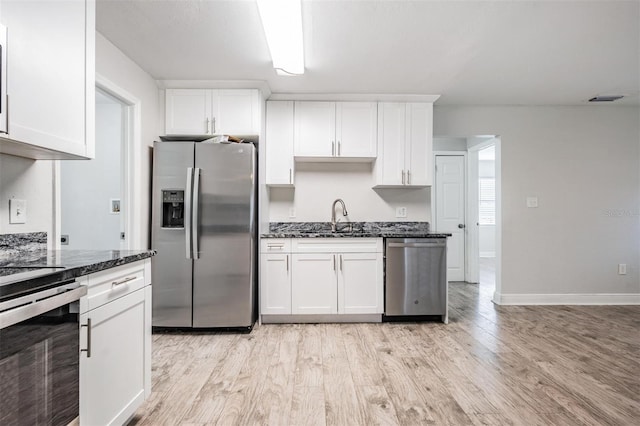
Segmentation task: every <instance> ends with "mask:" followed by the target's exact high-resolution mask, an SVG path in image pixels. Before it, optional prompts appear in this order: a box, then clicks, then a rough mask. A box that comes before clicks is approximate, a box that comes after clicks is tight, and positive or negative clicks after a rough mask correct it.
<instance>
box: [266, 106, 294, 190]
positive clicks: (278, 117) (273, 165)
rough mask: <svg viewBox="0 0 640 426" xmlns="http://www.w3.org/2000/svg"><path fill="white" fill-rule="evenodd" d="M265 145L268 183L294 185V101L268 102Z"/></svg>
mask: <svg viewBox="0 0 640 426" xmlns="http://www.w3.org/2000/svg"><path fill="white" fill-rule="evenodd" d="M265 145H266V148H265V151H266V163H267V164H266V175H267V176H266V184H267V185H272V186H291V185H293V177H294V173H293V172H294V161H293V101H269V102H267V134H266V142H265Z"/></svg>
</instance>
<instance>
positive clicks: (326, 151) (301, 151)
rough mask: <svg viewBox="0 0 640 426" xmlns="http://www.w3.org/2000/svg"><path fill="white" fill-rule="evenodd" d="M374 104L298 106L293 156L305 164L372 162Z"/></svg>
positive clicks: (321, 103)
mask: <svg viewBox="0 0 640 426" xmlns="http://www.w3.org/2000/svg"><path fill="white" fill-rule="evenodd" d="M376 110H377V104H376V103H375V102H307V101H299V102H296V103H295V145H294V154H295V157H296V158H297V159H298V160H302V161H336V160H337V161H340V160H342V161H373V160H374V159H375V158H376V138H377V135H376V128H377V116H376Z"/></svg>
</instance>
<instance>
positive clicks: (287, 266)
mask: <svg viewBox="0 0 640 426" xmlns="http://www.w3.org/2000/svg"><path fill="white" fill-rule="evenodd" d="M287 272H289V255H287Z"/></svg>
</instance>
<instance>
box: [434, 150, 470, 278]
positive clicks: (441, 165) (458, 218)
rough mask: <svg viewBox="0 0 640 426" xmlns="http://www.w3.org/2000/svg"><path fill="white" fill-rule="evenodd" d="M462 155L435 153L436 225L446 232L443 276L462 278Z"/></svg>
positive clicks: (438, 228)
mask: <svg viewBox="0 0 640 426" xmlns="http://www.w3.org/2000/svg"><path fill="white" fill-rule="evenodd" d="M464 161H465V159H464V156H463V155H438V156H436V197H435V198H436V199H435V205H436V227H437V231H438V232H448V233H451V234H452V237H451V238H449V239H448V241H447V279H448V280H449V281H464V265H465V262H464V256H465V232H464V231H465V221H464V219H465V164H464Z"/></svg>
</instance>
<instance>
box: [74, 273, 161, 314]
mask: <svg viewBox="0 0 640 426" xmlns="http://www.w3.org/2000/svg"><path fill="white" fill-rule="evenodd" d="M148 265H150V263H149V262H146V261H145V262H134V263H131V264H127V265H122V266H118V267H115V268H111V269H107V270H104V271H100V272H96V273H95V274H91V275H89V276H88V277H87V286H88V289H87V310H91V309H95V308H97V307H99V306H101V305H104V304H105V303H108V302H111V301H112V300H116V299H118V298H120V297H123V296H126V295H127V294H129V293H131V292H134V291H136V290H139V289H141V288H142V287H144V286H145V285H146V284H147V281H148V280H149V278H150V276H151V274H150V271H148V270H146V269H147V268H148Z"/></svg>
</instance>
